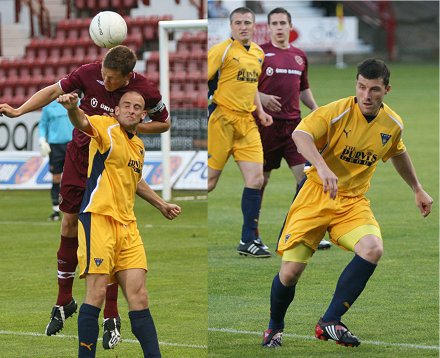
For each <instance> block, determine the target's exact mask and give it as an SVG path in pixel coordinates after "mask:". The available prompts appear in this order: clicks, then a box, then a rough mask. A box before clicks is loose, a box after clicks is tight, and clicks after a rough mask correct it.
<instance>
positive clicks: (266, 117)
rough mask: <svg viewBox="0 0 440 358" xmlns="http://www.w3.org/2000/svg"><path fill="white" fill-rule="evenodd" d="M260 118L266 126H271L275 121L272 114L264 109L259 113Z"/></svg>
mask: <svg viewBox="0 0 440 358" xmlns="http://www.w3.org/2000/svg"><path fill="white" fill-rule="evenodd" d="M258 119H259V120H260V123H261V124H262V125H263V126H264V127H269V126H270V125H271V124H272V123H273V119H272V116H271V115H270V114H267V113H266V112H264V111H263V112H260V113H258Z"/></svg>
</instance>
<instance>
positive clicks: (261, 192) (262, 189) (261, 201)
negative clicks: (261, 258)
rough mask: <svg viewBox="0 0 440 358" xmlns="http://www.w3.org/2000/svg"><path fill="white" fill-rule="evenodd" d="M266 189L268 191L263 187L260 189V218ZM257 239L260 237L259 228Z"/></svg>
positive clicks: (256, 233) (256, 234)
mask: <svg viewBox="0 0 440 358" xmlns="http://www.w3.org/2000/svg"><path fill="white" fill-rule="evenodd" d="M264 189H266V187H265V186H262V187H261V189H260V210H258V217H260V214H261V207H262V206H263V194H264ZM257 226H258V223H257ZM255 237H257V238H258V237H260V230H258V227H257V229H256V230H255Z"/></svg>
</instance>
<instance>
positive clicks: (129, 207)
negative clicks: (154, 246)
mask: <svg viewBox="0 0 440 358" xmlns="http://www.w3.org/2000/svg"><path fill="white" fill-rule="evenodd" d="M88 120H89V122H90V124H91V126H92V128H93V135H89V134H88V135H89V136H90V137H91V141H90V144H89V167H88V171H87V183H86V191H85V194H84V198H83V201H82V204H81V209H80V213H85V212H91V213H96V214H101V215H108V216H111V217H112V218H113V219H115V220H117V221H119V222H121V223H123V224H128V223H130V222H132V221H136V217H135V215H134V211H133V207H134V200H135V194H136V188H137V184H138V182H139V181H140V180H142V167H143V164H144V151H145V150H144V144H143V142H142V140H141V139H140V138H139V137H137V136H136V135H133V134H131V133H127V132H126V131H125V129H124V128H122V127H121V126H120V124H119V122H118V121H117V120H116V119H115V118H112V117H107V116H91V117H88Z"/></svg>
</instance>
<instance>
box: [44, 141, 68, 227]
mask: <svg viewBox="0 0 440 358" xmlns="http://www.w3.org/2000/svg"><path fill="white" fill-rule="evenodd" d="M50 148H51V151H50V153H49V171H50V172H51V173H52V188H51V189H50V198H51V202H52V214H51V215H50V216H49V218H48V220H49V221H59V220H60V218H61V217H60V208H59V205H60V202H59V196H60V183H61V173H62V172H63V166H64V158H65V155H66V145H65V144H50Z"/></svg>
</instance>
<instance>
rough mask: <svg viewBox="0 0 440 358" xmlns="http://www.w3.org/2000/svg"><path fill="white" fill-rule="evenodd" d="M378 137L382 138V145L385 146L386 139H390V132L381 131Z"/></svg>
mask: <svg viewBox="0 0 440 358" xmlns="http://www.w3.org/2000/svg"><path fill="white" fill-rule="evenodd" d="M380 137H381V138H382V145H383V146H385V144H387V143H388V141H389V140H390V138H391V134H385V133H381V134H380Z"/></svg>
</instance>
